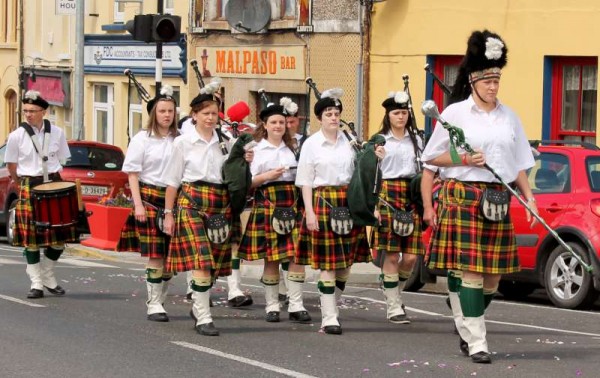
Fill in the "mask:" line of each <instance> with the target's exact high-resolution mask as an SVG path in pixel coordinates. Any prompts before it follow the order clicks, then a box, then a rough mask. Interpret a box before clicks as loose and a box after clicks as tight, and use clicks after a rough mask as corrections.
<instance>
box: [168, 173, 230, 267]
mask: <svg viewBox="0 0 600 378" xmlns="http://www.w3.org/2000/svg"><path fill="white" fill-rule="evenodd" d="M183 193H187V195H188V196H189V197H190V198H191V199H193V200H194V202H195V203H190V200H189V199H188V198H187V197H186V196H185V195H184V194H183ZM175 213H176V214H175V232H174V234H173V236H172V237H171V244H170V245H169V253H168V256H167V261H166V264H165V266H166V269H167V271H173V272H186V271H188V270H211V272H212V274H213V277H215V278H216V277H219V276H228V275H230V274H231V243H232V239H233V237H232V236H231V235H236V234H237V235H239V233H240V222H239V217H238V219H237V220H236V221H234V222H233V225H231V234H230V238H229V239H228V240H227V241H226V242H225V243H222V244H213V243H211V242H210V241H209V240H208V236H207V235H206V231H205V229H204V223H205V218H208V217H210V216H211V215H216V214H225V216H226V217H227V219H228V220H229V221H232V214H231V208H230V207H229V193H228V192H227V188H226V187H225V186H224V185H217V184H211V183H205V182H195V183H183V184H182V186H181V192H180V193H179V196H178V198H177V208H176V210H175Z"/></svg>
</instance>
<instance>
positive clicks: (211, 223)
mask: <svg viewBox="0 0 600 378" xmlns="http://www.w3.org/2000/svg"><path fill="white" fill-rule="evenodd" d="M205 225H206V226H205V231H206V236H207V237H208V240H210V242H211V243H213V244H223V243H224V242H225V241H227V239H228V238H229V233H230V231H231V225H230V224H229V221H228V220H227V218H226V217H225V214H216V215H212V216H210V217H208V218H206V220H205Z"/></svg>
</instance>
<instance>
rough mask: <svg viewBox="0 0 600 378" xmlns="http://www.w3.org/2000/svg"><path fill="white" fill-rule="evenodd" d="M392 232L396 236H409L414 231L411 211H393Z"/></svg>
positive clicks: (413, 219)
mask: <svg viewBox="0 0 600 378" xmlns="http://www.w3.org/2000/svg"><path fill="white" fill-rule="evenodd" d="M393 218H394V219H393V220H392V230H393V231H394V233H395V234H396V235H398V236H409V235H411V234H412V233H413V231H414V230H415V218H414V217H413V212H412V211H401V210H396V211H394V215H393Z"/></svg>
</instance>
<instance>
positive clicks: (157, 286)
mask: <svg viewBox="0 0 600 378" xmlns="http://www.w3.org/2000/svg"><path fill="white" fill-rule="evenodd" d="M176 108H177V103H176V101H175V99H174V98H173V88H172V87H171V86H170V85H163V86H162V88H161V89H160V94H159V95H157V96H156V97H154V98H153V99H152V100H150V101H148V104H147V105H146V109H147V111H148V114H149V116H150V118H149V120H148V123H147V125H146V129H145V130H140V131H139V132H138V133H137V134H136V135H135V136H134V137H133V138H132V139H131V142H130V143H129V147H128V148H127V154H126V155H125V162H124V163H123V169H122V170H123V172H126V173H127V174H128V175H129V187H130V188H131V196H132V198H133V203H134V211H133V213H132V215H131V216H130V217H129V219H128V220H127V223H126V224H125V227H124V230H123V232H122V233H121V240H120V241H119V247H118V250H119V251H129V252H141V254H142V256H144V257H147V258H148V262H147V263H146V288H147V291H148V300H147V301H146V305H147V318H148V320H151V321H155V322H168V321H169V317H168V316H167V312H166V311H165V309H164V307H163V306H164V303H165V300H166V298H167V293H168V287H169V281H170V280H171V278H173V272H170V271H167V270H166V269H165V261H166V258H167V253H168V250H169V237H168V236H167V235H165V234H164V233H163V232H162V230H161V229H160V228H159V225H160V224H161V223H162V221H163V219H162V218H163V216H164V215H163V210H164V208H165V191H166V187H165V185H164V184H163V183H161V182H160V177H161V174H162V172H163V171H164V170H165V169H166V167H167V161H168V160H169V157H170V156H171V151H172V150H173V140H174V139H175V137H176V136H177V135H178V130H177V120H176Z"/></svg>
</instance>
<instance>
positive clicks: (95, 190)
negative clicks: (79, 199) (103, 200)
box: [81, 185, 108, 196]
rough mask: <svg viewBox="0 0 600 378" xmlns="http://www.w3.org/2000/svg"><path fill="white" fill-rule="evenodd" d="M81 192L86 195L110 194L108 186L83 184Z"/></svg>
mask: <svg viewBox="0 0 600 378" xmlns="http://www.w3.org/2000/svg"><path fill="white" fill-rule="evenodd" d="M81 194H82V195H84V196H105V195H107V194H108V187H106V186H94V185H81Z"/></svg>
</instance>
